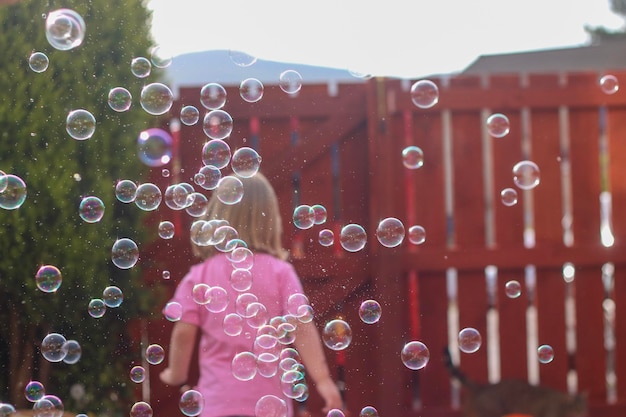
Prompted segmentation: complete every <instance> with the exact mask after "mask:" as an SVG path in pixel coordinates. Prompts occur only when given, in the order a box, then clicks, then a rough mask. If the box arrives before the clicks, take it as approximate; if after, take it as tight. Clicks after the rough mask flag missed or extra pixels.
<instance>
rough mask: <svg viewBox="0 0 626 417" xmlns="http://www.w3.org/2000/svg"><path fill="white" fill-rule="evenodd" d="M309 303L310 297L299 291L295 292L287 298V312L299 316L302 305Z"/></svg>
mask: <svg viewBox="0 0 626 417" xmlns="http://www.w3.org/2000/svg"><path fill="white" fill-rule="evenodd" d="M305 305H309V298H308V297H307V296H306V295H304V294H302V293H299V292H296V293H293V294H291V295H290V296H289V298H287V312H288V313H289V314H291V315H292V316H296V317H297V316H298V310H299V309H300V307H302V306H305Z"/></svg>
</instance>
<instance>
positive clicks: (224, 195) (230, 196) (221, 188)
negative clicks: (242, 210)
mask: <svg viewBox="0 0 626 417" xmlns="http://www.w3.org/2000/svg"><path fill="white" fill-rule="evenodd" d="M215 192H216V194H217V198H218V200H220V201H221V202H222V203H224V204H227V205H233V204H237V203H239V202H240V201H241V199H242V198H243V183H242V182H241V180H240V179H239V178H237V177H233V176H231V175H228V176H226V177H222V178H221V179H220V181H219V183H218V184H217V188H216V189H215Z"/></svg>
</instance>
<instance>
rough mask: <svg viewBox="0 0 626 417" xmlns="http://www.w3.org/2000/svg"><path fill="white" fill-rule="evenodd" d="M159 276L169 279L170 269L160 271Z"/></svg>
mask: <svg viewBox="0 0 626 417" xmlns="http://www.w3.org/2000/svg"><path fill="white" fill-rule="evenodd" d="M161 276H162V277H163V279H170V277H171V274H170V271H163V272H162V273H161Z"/></svg>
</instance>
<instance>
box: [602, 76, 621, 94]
mask: <svg viewBox="0 0 626 417" xmlns="http://www.w3.org/2000/svg"><path fill="white" fill-rule="evenodd" d="M600 89H602V92H603V93H604V94H615V93H617V91H618V90H619V81H617V77H616V76H615V75H611V74H608V75H604V76H603V77H602V78H600Z"/></svg>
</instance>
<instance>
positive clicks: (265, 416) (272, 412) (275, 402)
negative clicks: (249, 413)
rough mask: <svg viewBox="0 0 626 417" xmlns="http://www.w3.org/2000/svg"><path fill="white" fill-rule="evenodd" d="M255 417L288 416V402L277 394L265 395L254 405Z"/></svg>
mask: <svg viewBox="0 0 626 417" xmlns="http://www.w3.org/2000/svg"><path fill="white" fill-rule="evenodd" d="M254 416H255V417H287V403H286V402H285V400H283V399H281V398H278V397H277V396H275V395H271V394H270V395H264V396H263V397H261V398H259V400H258V401H257V402H256V406H255V407H254Z"/></svg>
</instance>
